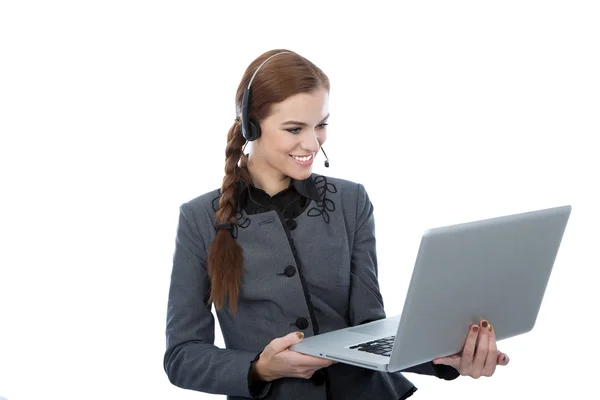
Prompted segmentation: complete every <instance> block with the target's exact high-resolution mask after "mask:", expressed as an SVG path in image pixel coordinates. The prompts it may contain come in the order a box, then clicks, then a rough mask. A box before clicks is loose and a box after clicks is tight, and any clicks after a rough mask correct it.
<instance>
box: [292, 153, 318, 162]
mask: <svg viewBox="0 0 600 400" xmlns="http://www.w3.org/2000/svg"><path fill="white" fill-rule="evenodd" d="M290 157H292V158H293V159H294V160H296V161H300V162H307V161H310V159H311V158H312V157H313V155H312V154H310V155H308V156H294V155H291V154H290Z"/></svg>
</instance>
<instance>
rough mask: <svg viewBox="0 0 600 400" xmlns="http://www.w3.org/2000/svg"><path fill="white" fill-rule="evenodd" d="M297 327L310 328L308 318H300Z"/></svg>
mask: <svg viewBox="0 0 600 400" xmlns="http://www.w3.org/2000/svg"><path fill="white" fill-rule="evenodd" d="M296 327H297V328H298V329H306V328H308V321H307V320H306V318H303V317H300V318H298V319H297V320H296Z"/></svg>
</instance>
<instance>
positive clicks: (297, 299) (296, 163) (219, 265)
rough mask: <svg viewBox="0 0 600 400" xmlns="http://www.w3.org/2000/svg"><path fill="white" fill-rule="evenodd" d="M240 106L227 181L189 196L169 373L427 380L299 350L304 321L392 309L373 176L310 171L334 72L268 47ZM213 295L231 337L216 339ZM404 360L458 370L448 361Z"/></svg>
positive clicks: (180, 238)
mask: <svg viewBox="0 0 600 400" xmlns="http://www.w3.org/2000/svg"><path fill="white" fill-rule="evenodd" d="M236 106H237V107H236V108H237V118H236V119H235V122H234V123H233V126H232V127H231V128H230V130H229V133H228V136H227V146H226V149H225V176H224V178H223V182H222V184H221V187H220V189H215V190H213V191H211V192H209V193H205V194H203V195H201V196H198V197H197V198H195V199H192V200H190V201H188V202H186V203H184V204H182V205H181V207H180V215H179V225H178V229H177V241H176V248H175V254H174V258H173V270H172V275H171V286H170V292H169V304H168V315H167V330H166V335H167V349H166V352H165V357H164V368H165V371H166V373H167V375H168V377H169V379H170V381H171V382H172V383H173V384H174V385H177V386H179V387H182V388H186V389H192V390H197V391H201V392H206V393H215V394H225V395H227V396H228V397H229V398H230V399H242V398H255V399H259V398H263V397H265V396H267V395H269V396H270V397H269V398H271V399H274V400H278V399H289V400H295V399H298V400H299V399H323V400H325V399H327V400H330V399H332V398H342V399H345V398H352V399H356V400H371V399H373V398H379V399H393V400H396V399H405V398H407V397H409V396H411V395H412V394H413V393H414V392H415V391H416V388H415V387H414V386H413V384H412V383H411V382H410V381H409V380H408V379H406V378H405V377H404V375H403V374H402V373H382V372H378V371H373V370H368V369H364V368H359V367H355V366H351V365H346V364H342V363H333V362H332V361H329V360H325V359H322V358H318V357H312V356H309V355H305V354H300V353H298V352H295V351H292V350H290V347H291V346H293V345H294V344H297V343H299V341H301V340H302V339H303V338H304V336H305V335H308V336H310V335H318V334H320V333H325V332H330V331H333V330H336V329H341V328H345V327H348V326H356V325H361V324H364V323H366V322H369V321H374V320H378V319H382V318H385V317H386V315H385V311H384V307H383V301H382V296H381V293H380V291H379V283H378V281H377V256H376V252H375V247H376V246H375V222H374V217H373V206H372V204H371V201H370V199H369V196H368V194H367V191H366V189H365V188H364V186H363V185H362V184H359V183H355V182H352V181H349V180H344V179H339V178H333V177H328V176H321V175H316V174H314V173H313V172H312V165H313V163H314V160H315V157H316V155H317V153H318V152H319V151H320V150H322V146H323V143H325V141H326V139H327V120H328V118H329V79H328V77H327V76H326V75H325V73H324V72H323V71H321V70H320V69H319V68H318V67H317V66H316V65H314V64H313V63H312V62H310V61H309V60H307V59H306V58H304V57H302V56H300V55H298V54H297V53H294V52H291V51H288V50H273V51H269V52H267V53H265V54H263V55H261V56H260V57H258V58H257V59H256V60H254V61H253V62H252V63H251V64H250V66H249V67H248V68H247V70H246V72H245V73H244V75H243V77H242V80H241V82H240V84H239V86H238V90H237V95H236ZM248 143H251V146H250V150H249V152H248V153H247V154H245V152H244V151H245V146H246V144H248ZM323 153H324V154H325V152H324V151H323ZM325 157H327V156H325ZM326 165H327V164H326ZM212 305H214V306H215V309H216V315H217V317H218V318H219V325H220V327H221V330H222V333H223V338H224V339H225V344H226V348H225V349H221V348H217V347H216V346H215V345H214V337H215V332H214V317H213V314H212V309H211V307H212ZM478 354H479V353H478ZM486 354H487V350H486ZM493 356H494V357H495V354H494V355H493ZM382 357H383V356H382ZM465 359H466V358H465ZM437 361H439V360H437ZM455 361H456V360H454V359H452V360H448V361H446V363H447V364H452V363H455ZM403 372H415V373H419V374H428V375H433V376H437V377H438V378H441V379H446V380H451V379H455V378H457V377H458V376H459V372H458V370H457V369H455V368H453V367H452V366H449V365H444V364H443V363H438V362H436V363H435V364H434V363H433V362H428V363H425V364H422V365H417V366H414V367H411V368H410V369H408V370H406V371H403Z"/></svg>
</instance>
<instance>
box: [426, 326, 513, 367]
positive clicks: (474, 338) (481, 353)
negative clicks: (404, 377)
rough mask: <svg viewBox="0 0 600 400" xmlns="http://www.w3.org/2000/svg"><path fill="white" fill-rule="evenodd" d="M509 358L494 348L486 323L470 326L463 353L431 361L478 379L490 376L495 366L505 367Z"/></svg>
mask: <svg viewBox="0 0 600 400" xmlns="http://www.w3.org/2000/svg"><path fill="white" fill-rule="evenodd" d="M509 361H510V360H509V358H508V356H507V355H506V354H504V353H502V352H500V351H498V349H497V348H496V335H495V333H494V328H493V327H492V325H491V324H490V323H489V322H488V321H485V320H484V321H481V323H480V324H479V325H473V326H471V329H469V334H468V335H467V340H466V341H465V346H464V347H463V351H462V352H460V353H458V354H454V355H452V356H449V357H442V358H437V359H435V360H433V363H434V364H444V365H449V366H451V367H453V368H454V369H456V370H457V371H458V372H459V373H460V374H461V375H463V376H470V377H472V378H475V379H478V378H480V377H482V376H488V377H489V376H492V375H494V372H496V366H497V365H507V364H508V362H509Z"/></svg>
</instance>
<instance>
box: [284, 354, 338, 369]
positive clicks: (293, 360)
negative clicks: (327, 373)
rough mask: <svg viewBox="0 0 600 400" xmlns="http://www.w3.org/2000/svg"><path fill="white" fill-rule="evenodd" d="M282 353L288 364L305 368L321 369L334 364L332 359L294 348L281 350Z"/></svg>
mask: <svg viewBox="0 0 600 400" xmlns="http://www.w3.org/2000/svg"><path fill="white" fill-rule="evenodd" d="M280 355H281V356H283V357H285V359H286V360H285V361H286V364H290V365H296V366H298V367H300V368H303V369H310V368H313V369H320V368H324V367H328V366H330V365H331V364H333V361H331V360H328V359H325V358H321V357H315V356H309V355H307V354H302V353H298V352H295V351H292V350H288V351H284V352H281V353H280Z"/></svg>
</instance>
